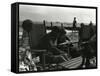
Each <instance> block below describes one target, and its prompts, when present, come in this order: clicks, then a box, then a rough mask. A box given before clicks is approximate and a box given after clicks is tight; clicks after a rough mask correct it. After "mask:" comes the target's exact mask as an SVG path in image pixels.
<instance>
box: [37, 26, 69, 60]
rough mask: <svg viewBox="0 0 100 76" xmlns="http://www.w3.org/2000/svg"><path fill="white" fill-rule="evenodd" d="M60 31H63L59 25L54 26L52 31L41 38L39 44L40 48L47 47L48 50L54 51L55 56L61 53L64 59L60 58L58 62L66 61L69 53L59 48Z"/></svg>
mask: <svg viewBox="0 0 100 76" xmlns="http://www.w3.org/2000/svg"><path fill="white" fill-rule="evenodd" d="M60 33H61V30H60V29H59V28H58V27H56V26H54V27H53V28H52V31H51V32H50V33H48V34H46V35H45V36H44V37H43V38H42V39H41V40H40V43H39V45H38V48H39V49H47V50H48V52H50V53H52V55H54V56H57V55H58V56H59V55H60V56H61V59H62V60H58V61H57V62H59V61H66V60H67V59H68V58H67V56H66V55H67V54H66V53H65V52H64V51H62V50H60V49H58V48H57V40H58V37H59V36H60ZM55 61H56V60H55Z"/></svg>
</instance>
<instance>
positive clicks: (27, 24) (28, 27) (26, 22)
mask: <svg viewBox="0 0 100 76" xmlns="http://www.w3.org/2000/svg"><path fill="white" fill-rule="evenodd" d="M32 25H33V22H32V21H31V20H29V19H27V20H24V21H23V24H22V27H23V29H24V30H25V31H27V32H30V31H31V29H32Z"/></svg>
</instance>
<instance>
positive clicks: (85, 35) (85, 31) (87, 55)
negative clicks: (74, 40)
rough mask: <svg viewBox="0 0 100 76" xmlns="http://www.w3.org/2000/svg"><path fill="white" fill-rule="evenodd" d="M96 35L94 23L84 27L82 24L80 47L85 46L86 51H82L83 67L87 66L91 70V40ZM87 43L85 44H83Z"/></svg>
mask: <svg viewBox="0 0 100 76" xmlns="http://www.w3.org/2000/svg"><path fill="white" fill-rule="evenodd" d="M93 35H94V30H93V28H92V23H90V24H89V25H84V23H81V28H80V30H79V45H83V47H84V49H83V50H82V51H81V54H82V57H83V62H82V66H83V65H85V67H86V68H89V65H90V61H89V60H90V59H91V57H92V54H93V52H92V50H93V49H92V47H91V45H90V42H89V41H90V39H91V38H92V36H93ZM84 42H85V44H83V43H84Z"/></svg>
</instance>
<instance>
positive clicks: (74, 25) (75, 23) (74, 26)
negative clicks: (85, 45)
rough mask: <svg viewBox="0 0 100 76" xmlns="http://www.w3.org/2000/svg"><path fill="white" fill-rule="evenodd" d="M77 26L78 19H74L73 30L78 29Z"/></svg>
mask: <svg viewBox="0 0 100 76" xmlns="http://www.w3.org/2000/svg"><path fill="white" fill-rule="evenodd" d="M76 26H77V21H76V17H74V20H73V28H76Z"/></svg>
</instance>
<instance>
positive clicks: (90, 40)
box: [22, 17, 97, 71]
mask: <svg viewBox="0 0 100 76" xmlns="http://www.w3.org/2000/svg"><path fill="white" fill-rule="evenodd" d="M27 25H28V26H29V27H28V28H27ZM31 25H32V22H31V21H30V20H29V21H27V20H26V21H24V22H23V25H22V27H23V29H24V31H27V33H29V32H30V30H32V26H31ZM80 25H81V27H80V29H79V30H78V31H79V42H78V47H81V49H79V50H80V51H79V55H81V56H82V58H83V61H82V64H81V68H83V66H85V68H91V67H90V64H91V63H90V59H91V58H93V57H96V53H97V52H96V50H97V48H96V45H97V43H96V32H95V31H94V27H93V23H92V22H90V24H89V25H87V26H86V25H85V24H84V23H81V24H80ZM73 28H77V21H76V17H75V18H74V21H73ZM66 41H68V43H70V44H72V43H71V40H70V39H69V38H68V37H67V35H66V31H65V29H64V28H59V27H57V26H54V27H52V31H51V32H50V33H48V34H45V35H44V36H43V37H42V38H41V39H40V42H39V43H38V45H37V49H46V50H47V52H48V53H49V56H47V57H46V58H47V60H46V61H47V62H51V63H61V62H66V61H68V60H69V59H70V57H71V55H68V52H67V51H65V50H63V49H62V48H61V47H59V46H60V44H61V43H64V42H66ZM64 46H66V44H65V45H64ZM70 46H71V47H72V45H70ZM70 46H69V47H70ZM67 47H68V46H67ZM67 47H66V48H67ZM30 49H31V48H30ZM77 52H78V51H77ZM27 53H28V52H27ZM29 54H30V52H29ZM40 54H41V53H40ZM25 55H26V54H25ZM50 55H52V56H53V57H50ZM24 57H25V56H24ZM40 59H41V58H40ZM30 60H32V57H31V59H28V60H27V63H28V64H29V62H30V63H31V61H30ZM40 62H41V61H40ZM32 65H33V66H36V65H35V63H34V62H32ZM35 71H37V69H36V67H35Z"/></svg>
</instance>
